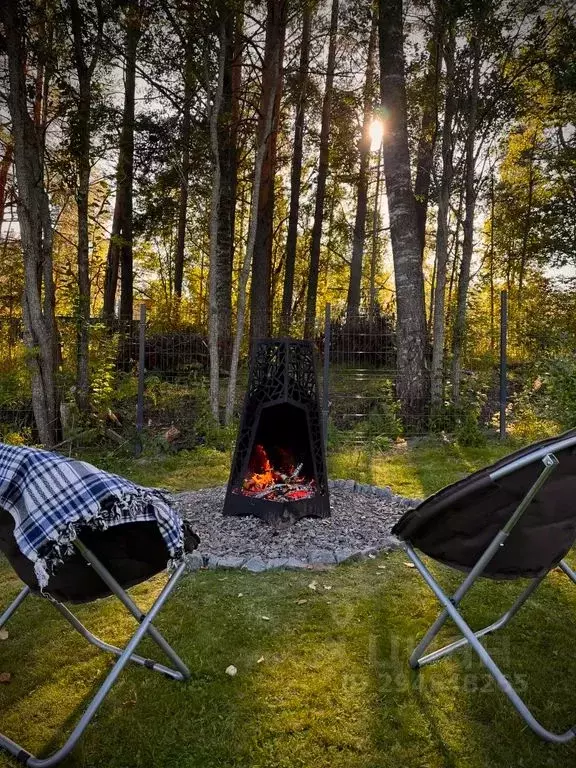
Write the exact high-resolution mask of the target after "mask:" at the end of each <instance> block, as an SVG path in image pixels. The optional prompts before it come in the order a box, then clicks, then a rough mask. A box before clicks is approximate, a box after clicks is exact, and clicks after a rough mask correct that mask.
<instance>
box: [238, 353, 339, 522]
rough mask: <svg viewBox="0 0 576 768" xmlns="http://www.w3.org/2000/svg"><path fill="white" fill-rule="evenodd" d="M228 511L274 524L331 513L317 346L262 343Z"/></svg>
mask: <svg viewBox="0 0 576 768" xmlns="http://www.w3.org/2000/svg"><path fill="white" fill-rule="evenodd" d="M224 514H225V515H256V516H257V517H260V518H262V519H263V520H265V521H266V522H268V523H271V524H273V525H279V524H288V523H292V522H294V521H296V520H299V519H300V518H302V517H329V515H330V501H329V497H328V482H327V473H326V457H325V451H324V440H323V435H322V419H321V415H320V406H319V404H318V384H317V377H316V365H315V357H314V347H313V345H312V343H311V342H309V341H297V340H295V339H288V338H280V339H264V340H261V341H258V342H257V343H256V344H255V348H254V353H253V356H252V360H251V365H250V376H249V379H248V389H247V392H246V398H245V401H244V410H243V413H242V420H241V422H240V431H239V433H238V439H237V442H236V450H235V452H234V460H233V462H232V469H231V472H230V479H229V481H228V488H227V491H226V500H225V502H224Z"/></svg>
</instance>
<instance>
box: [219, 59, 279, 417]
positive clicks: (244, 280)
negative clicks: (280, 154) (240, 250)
mask: <svg viewBox="0 0 576 768" xmlns="http://www.w3.org/2000/svg"><path fill="white" fill-rule="evenodd" d="M281 56H282V52H281V51H280V50H279V49H278V48H277V49H276V51H275V53H274V55H273V59H272V66H273V67H274V68H275V69H277V70H278V72H279V70H280V68H281V67H282V59H281ZM273 83H274V84H273V86H272V93H271V94H270V98H269V99H268V104H267V112H266V114H265V115H264V125H263V130H262V132H261V134H259V144H258V146H257V149H256V158H255V161H254V183H253V185H252V202H251V204H250V222H249V224H248V242H247V244H246V252H245V254H244V262H243V264H242V269H241V270H240V278H239V280H238V305H237V310H236V333H235V335H234V343H233V345H232V359H231V361H230V378H229V379H228V393H227V395H226V417H225V423H226V424H230V422H231V421H232V416H233V414H234V404H235V401H236V381H237V378H238V362H239V360H240V348H241V346H242V338H243V336H244V322H245V319H246V288H247V285H248V278H249V276H250V267H251V266H252V258H253V255H254V245H255V242H256V229H257V224H258V211H259V200H260V184H261V179H262V167H263V165H264V157H265V155H266V152H267V149H268V137H269V134H270V133H271V131H272V130H273V122H274V103H275V100H276V86H279V78H276V79H273Z"/></svg>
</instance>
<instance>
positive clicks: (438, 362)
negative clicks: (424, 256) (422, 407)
mask: <svg viewBox="0 0 576 768" xmlns="http://www.w3.org/2000/svg"><path fill="white" fill-rule="evenodd" d="M454 47H455V40H454V25H453V24H451V26H450V29H449V32H448V36H447V40H446V42H445V45H444V61H445V64H446V98H445V104H444V123H443V126H442V178H441V181H440V192H439V196H438V215H437V229H436V270H435V283H434V293H433V305H434V313H433V326H432V375H431V400H432V408H436V409H437V408H439V407H440V406H441V405H442V402H443V400H444V342H445V336H446V312H445V297H446V282H447V269H448V240H449V229H448V226H449V217H450V197H451V194H452V183H453V179H454V163H453V161H454V139H453V121H454V115H455V111H456V94H455V82H454V74H455V72H454Z"/></svg>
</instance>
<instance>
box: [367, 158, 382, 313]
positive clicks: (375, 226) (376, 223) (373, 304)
mask: <svg viewBox="0 0 576 768" xmlns="http://www.w3.org/2000/svg"><path fill="white" fill-rule="evenodd" d="M381 158H382V147H380V149H379V150H378V156H377V167H376V192H375V194H374V213H373V218H372V258H371V259H370V300H369V303H368V318H369V319H370V322H373V321H374V318H375V317H376V310H377V306H378V300H377V296H376V264H377V260H378V245H379V242H380V237H379V229H380V179H381V177H382V159H381Z"/></svg>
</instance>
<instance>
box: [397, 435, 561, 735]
mask: <svg viewBox="0 0 576 768" xmlns="http://www.w3.org/2000/svg"><path fill="white" fill-rule="evenodd" d="M575 498H576V430H573V431H570V432H567V433H565V434H563V435H561V436H560V437H557V438H553V439H549V440H543V441H541V442H540V443H536V444H534V445H531V446H529V447H528V448H524V449H522V450H521V451H517V452H516V453H514V454H512V455H510V456H508V457H507V458H505V459H503V460H501V461H499V462H497V463H496V464H494V465H492V466H491V467H488V468H486V469H483V470H481V471H479V472H476V473H474V474H473V475H471V476H469V477H468V478H466V479H465V480H462V481H460V482H458V483H455V484H454V485H451V486H448V487H447V488H444V489H443V490H441V491H440V492H439V493H437V494H435V495H433V496H431V497H429V498H428V499H426V500H425V501H423V502H422V503H421V504H420V505H419V506H418V507H417V508H415V509H412V510H409V511H408V512H407V513H406V514H405V515H404V516H403V517H402V518H401V519H400V520H399V521H398V523H397V524H396V526H395V527H394V529H393V533H394V534H396V535H397V536H398V537H399V538H400V539H401V540H402V542H403V546H404V548H405V551H406V553H407V555H408V556H409V558H410V559H411V560H412V562H413V563H414V565H415V566H416V568H417V569H418V571H419V573H420V574H421V576H422V577H423V579H424V581H425V582H426V583H427V584H428V586H429V587H430V589H431V590H432V592H433V593H434V595H435V596H436V597H437V598H438V600H439V602H440V604H441V605H442V606H443V610H442V612H441V613H440V615H439V616H438V618H437V619H436V621H435V622H434V623H433V624H432V626H431V627H430V629H429V630H428V631H427V632H426V634H425V635H424V637H423V638H422V640H421V641H420V643H419V644H418V646H417V647H416V648H415V650H414V651H413V653H412V656H411V657H410V666H411V667H412V668H413V669H418V668H419V667H422V666H424V665H425V664H430V663H431V662H433V661H436V660H437V659H441V658H443V657H445V656H448V655H449V654H451V653H453V652H454V651H456V650H458V649H460V648H463V647H465V646H470V647H471V648H472V649H473V650H474V651H475V652H476V654H477V655H478V657H479V658H480V661H481V662H482V663H483V664H484V666H485V667H486V669H487V670H488V672H489V673H490V674H491V675H492V677H493V678H494V680H495V681H496V683H497V685H498V686H499V688H500V689H501V690H502V691H503V692H504V693H505V694H506V696H507V697H508V698H509V700H510V701H511V702H512V704H513V706H514V707H515V708H516V710H517V711H518V713H519V714H520V716H521V717H522V718H523V719H524V720H525V721H526V723H527V724H528V725H529V726H530V728H532V730H533V731H534V732H535V733H536V734H538V736H540V737H541V738H543V739H546V740H547V741H551V742H555V743H565V742H567V741H570V740H571V739H573V738H574V736H576V726H573V727H572V728H570V729H569V730H567V731H565V732H564V733H554V732H552V731H550V730H548V729H547V728H545V727H544V726H542V725H541V724H540V723H539V722H538V720H536V718H535V717H534V716H533V715H532V713H531V712H530V710H529V709H528V707H527V706H526V704H525V703H524V702H523V700H522V699H521V698H520V696H519V695H518V693H517V692H516V691H515V689H514V688H513V686H512V685H511V683H510V682H509V681H508V680H507V678H506V677H505V675H504V674H503V672H502V671H501V670H500V668H499V667H498V665H497V664H496V663H495V661H494V659H493V658H492V657H491V656H490V654H489V653H488V652H487V650H486V649H485V648H484V646H483V645H482V644H481V642H480V638H482V637H484V636H485V635H488V634H490V633H492V632H495V631H496V630H497V629H500V628H501V627H504V626H506V625H507V624H508V623H509V622H510V621H511V620H512V619H513V618H514V616H515V615H516V614H517V613H518V611H519V610H520V608H521V607H522V605H524V603H525V602H526V601H527V600H528V598H529V597H530V596H531V595H532V594H533V593H534V591H535V590H536V588H537V587H538V586H539V584H541V582H542V581H543V580H544V578H545V577H546V575H547V574H548V573H549V572H550V570H552V569H553V568H555V567H557V566H559V567H560V568H561V569H562V571H563V572H564V573H565V574H566V576H568V578H569V579H570V580H571V581H572V582H574V583H576V573H575V572H574V571H573V570H572V569H571V568H570V566H569V565H568V564H567V563H566V562H564V560H563V557H564V556H565V555H566V554H567V552H568V551H569V550H570V548H571V547H572V545H573V544H574V542H575V540H576V510H575V509H574V499H575ZM415 549H418V550H420V551H421V552H423V553H424V554H426V555H428V556H430V557H432V558H433V559H435V560H437V561H439V562H442V563H444V564H446V565H449V566H452V567H454V568H456V569H458V570H461V571H464V572H466V573H467V575H466V577H465V578H464V580H463V582H462V583H461V585H460V586H459V587H458V589H457V590H456V591H455V593H454V594H453V595H452V596H451V597H450V596H449V595H447V594H446V593H445V592H444V590H443V589H442V587H441V586H440V585H439V584H438V582H437V581H436V579H435V578H434V576H433V575H432V573H431V572H430V570H429V569H428V568H427V567H426V565H425V564H424V562H423V561H422V560H421V558H420V556H419V555H418V554H417V553H416V551H415ZM479 577H488V578H491V579H516V578H524V577H529V578H531V582H530V584H529V585H528V587H526V589H525V590H524V591H523V592H522V594H521V595H520V596H519V597H518V598H517V599H516V601H515V602H514V604H513V605H512V607H511V608H510V609H509V610H508V611H506V612H505V613H504V614H503V615H502V616H501V617H500V618H499V619H498V620H497V621H495V622H493V623H492V624H490V625H489V626H487V627H484V628H483V629H480V630H479V631H476V632H475V631H473V630H472V629H471V627H470V626H469V625H468V623H467V622H466V621H465V620H464V618H463V617H462V615H461V614H460V612H459V610H458V607H459V605H460V603H461V601H462V599H463V598H464V596H465V595H466V593H467V592H468V591H469V589H470V588H471V587H472V586H473V584H474V583H475V582H476V580H477V579H478V578H479ZM448 619H452V621H453V622H454V624H455V625H456V626H457V628H458V629H459V630H460V632H461V633H462V637H461V638H460V639H458V640H456V641H454V642H452V643H449V644H448V645H446V646H444V647H442V648H439V649H438V650H434V651H431V652H428V653H426V650H427V649H428V647H429V646H430V644H431V643H432V641H433V640H434V638H435V637H436V635H437V634H438V633H439V632H440V630H441V629H442V627H443V626H444V624H445V622H446V621H447V620H448Z"/></svg>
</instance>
